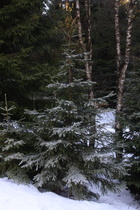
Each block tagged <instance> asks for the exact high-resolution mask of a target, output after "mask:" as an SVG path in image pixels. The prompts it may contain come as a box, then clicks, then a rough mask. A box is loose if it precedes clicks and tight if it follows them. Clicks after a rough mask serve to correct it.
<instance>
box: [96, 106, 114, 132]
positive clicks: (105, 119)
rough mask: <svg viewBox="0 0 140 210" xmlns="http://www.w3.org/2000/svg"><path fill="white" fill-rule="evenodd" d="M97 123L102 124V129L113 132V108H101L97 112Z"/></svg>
mask: <svg viewBox="0 0 140 210" xmlns="http://www.w3.org/2000/svg"><path fill="white" fill-rule="evenodd" d="M96 120H97V125H102V126H103V130H104V131H110V132H113V133H114V126H115V109H102V110H100V112H99V113H98V115H97V117H96Z"/></svg>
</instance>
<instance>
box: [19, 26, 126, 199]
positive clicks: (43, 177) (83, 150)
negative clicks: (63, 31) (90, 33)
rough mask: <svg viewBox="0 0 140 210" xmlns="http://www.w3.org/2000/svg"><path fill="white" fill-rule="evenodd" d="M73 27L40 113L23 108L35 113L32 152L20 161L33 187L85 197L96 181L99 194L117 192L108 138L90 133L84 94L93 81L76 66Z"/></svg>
mask: <svg viewBox="0 0 140 210" xmlns="http://www.w3.org/2000/svg"><path fill="white" fill-rule="evenodd" d="M72 24H73V23H72ZM73 28H74V27H73V25H72V27H71V31H69V36H68V37H69V39H68V40H69V41H68V43H67V44H65V50H64V61H63V63H62V66H61V68H60V71H59V73H58V75H57V77H56V78H52V80H53V83H51V84H49V85H47V97H46V100H47V104H46V108H45V109H44V110H43V111H42V113H41V112H36V111H33V112H31V111H27V113H28V112H29V114H32V116H34V117H33V121H34V124H33V123H32V128H31V130H32V135H33V136H34V137H35V138H34V146H35V150H34V152H32V153H29V154H26V155H25V156H24V157H23V158H22V160H21V162H20V165H21V168H25V169H26V168H27V169H28V168H30V169H31V170H32V171H33V174H34V176H33V180H34V183H35V185H36V186H37V187H45V188H47V189H49V190H52V191H55V192H57V193H62V192H63V193H67V196H68V197H72V198H76V199H90V197H91V196H95V197H98V195H97V194H96V193H94V192H93V191H92V190H91V189H90V185H92V184H95V185H96V186H98V187H99V188H101V190H102V192H103V193H104V192H106V191H107V190H108V189H111V190H116V183H115V181H114V178H116V177H117V176H118V175H120V174H121V173H123V172H124V170H123V167H122V165H121V164H120V163H115V158H114V153H113V149H112V148H111V145H110V144H111V142H110V141H109V137H107V138H106V141H108V143H107V142H106V141H105V137H104V135H105V134H103V133H102V134H101V133H100V132H96V133H95V132H94V131H95V129H94V126H95V116H96V115H95V112H96V108H95V107H94V102H95V101H94V100H93V99H89V97H88V90H89V88H90V87H91V86H92V85H93V84H94V82H92V81H84V80H83V79H82V78H83V76H82V75H83V74H85V71H84V70H83V69H81V68H80V67H81V65H79V63H81V62H82V57H81V56H82V55H81V54H79V53H78V52H77V51H76V49H77V48H76V43H75V42H74V43H73V42H72V40H73V37H74V36H73V34H74V32H73ZM93 139H94V141H93ZM95 139H96V141H95Z"/></svg>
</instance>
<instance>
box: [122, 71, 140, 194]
mask: <svg viewBox="0 0 140 210" xmlns="http://www.w3.org/2000/svg"><path fill="white" fill-rule="evenodd" d="M139 96H140V70H139V69H137V68H136V69H134V70H131V72H130V73H129V74H128V76H127V80H126V92H125V110H124V115H123V117H124V118H123V123H124V131H123V136H124V140H125V142H126V148H125V153H126V155H127V156H128V154H129V157H127V159H128V162H129V163H130V166H129V173H130V175H129V176H127V177H126V181H127V184H128V186H129V187H130V189H131V190H132V192H133V193H135V194H137V193H139V195H140V180H139V177H140V139H139V132H140V100H139Z"/></svg>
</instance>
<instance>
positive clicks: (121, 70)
mask: <svg viewBox="0 0 140 210" xmlns="http://www.w3.org/2000/svg"><path fill="white" fill-rule="evenodd" d="M132 26H133V5H132V4H131V1H130V2H129V4H128V15H127V30H126V47H125V55H124V59H123V60H122V56H121V44H120V31H119V30H120V29H119V28H120V26H119V1H117V0H116V2H115V35H116V50H117V72H118V92H117V104H116V124H115V130H116V132H118V135H120V136H121V133H122V128H121V122H120V120H119V118H118V116H120V114H121V111H122V109H123V98H124V85H125V78H126V71H127V69H128V65H129V60H130V49H131V37H132ZM122 151H123V149H121V152H122ZM116 157H117V158H121V157H122V155H121V154H116Z"/></svg>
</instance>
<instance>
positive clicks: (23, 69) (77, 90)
mask: <svg viewBox="0 0 140 210" xmlns="http://www.w3.org/2000/svg"><path fill="white" fill-rule="evenodd" d="M46 5H47V9H46ZM117 14H118V16H117ZM117 18H118V19H117ZM117 20H119V22H117ZM129 20H130V22H129ZM139 24H140V14H139V1H138V0H137V1H132V0H130V1H123V0H120V1H117V0H116V1H112V0H104V1H102V0H95V1H89V0H88V1H86V0H80V1H78V0H76V1H57V0H54V1H49V2H48V1H46V2H45V1H41V0H34V1H33V2H30V1H28V0H24V1H23V0H20V1H17V0H2V1H1V2H0V30H1V33H0V106H1V116H0V119H1V124H0V126H1V128H0V129H1V130H0V132H1V133H0V145H1V149H0V158H1V160H0V174H1V176H2V177H3V176H8V177H9V178H13V179H16V180H17V181H19V182H23V181H27V182H28V180H32V181H33V182H34V183H35V184H36V185H37V186H38V187H44V188H46V186H47V188H50V189H51V190H52V191H55V192H57V193H59V194H62V192H65V193H66V194H67V196H69V197H71V196H72V197H76V198H81V197H82V198H83V195H85V194H86V193H85V192H87V191H88V190H87V187H86V185H87V182H88V183H89V182H91V181H92V182H94V183H95V184H97V185H98V186H99V187H100V185H101V186H102V190H103V192H105V191H106V188H107V189H108V188H113V190H115V189H116V187H115V185H114V182H113V180H114V179H116V178H117V179H118V177H119V180H122V179H123V180H125V181H126V183H127V185H128V186H129V187H130V189H131V190H132V192H135V193H136V194H137V193H139V192H140V180H139V175H140V140H139V132H140V125H139V123H140V122H139V119H140V99H139V98H140V97H139V95H140V83H139V80H140V68H139V65H140V42H139V40H140V38H139V37H140V30H139ZM118 29H119V30H118ZM117 30H118V31H117ZM124 68H125V69H124ZM121 76H123V77H121ZM122 81H123V82H124V83H123V84H122ZM121 85H122V89H121V88H120V87H121ZM120 93H121V94H120ZM119 94H120V95H119ZM120 99H121V100H120ZM87 104H88V105H87ZM118 107H119V108H118ZM109 108H113V109H116V124H115V134H113V136H111V137H110V134H109V136H107V135H108V134H105V133H102V132H100V133H98V132H97V130H96V129H97V128H96V126H95V124H96V123H95V119H96V115H97V113H98V112H100V111H101V110H104V109H109ZM90 116H92V118H91V117H90ZM89 118H90V121H89ZM52 119H54V120H52ZM64 119H65V120H64ZM58 128H59V129H58ZM62 128H63V129H62ZM68 128H69V129H68ZM85 128H86V129H85ZM100 130H102V129H100ZM105 136H106V137H105ZM103 137H104V138H103ZM110 138H111V139H112V140H111V143H110ZM81 139H82V140H81ZM105 139H109V143H105ZM79 142H80V143H79ZM83 142H84V143H83ZM88 144H89V146H88ZM99 144H100V147H99ZM97 145H98V146H97ZM101 145H102V146H101ZM87 148H88V149H87ZM87 150H88V151H87ZM81 151H82V152H81ZM110 151H112V152H113V154H114V153H116V156H115V158H114V157H112V156H111V157H112V158H113V159H110V162H109V161H108V159H107V157H106V154H108V153H109V152H110ZM56 154H58V156H57V155H56ZM66 154H68V156H67V155H66ZM72 154H73V155H72ZM77 157H78V158H77ZM126 157H127V161H126ZM109 158H110V156H109ZM75 160H76V161H75ZM74 161H75V164H74V165H73V164H72V162H74ZM111 161H112V162H111ZM93 163H94V164H93ZM113 163H114V165H115V166H116V168H113V166H112V165H113ZM124 164H125V171H124V172H123V174H121V171H122V168H123V167H124ZM83 165H84V167H83ZM93 165H94V166H93ZM93 171H94V173H95V174H96V175H95V176H94V178H93V177H92V176H93ZM108 171H109V172H108ZM117 172H119V174H118V175H117ZM126 172H127V173H128V174H129V175H128V174H127V173H126ZM120 174H121V175H120ZM115 175H116V177H115ZM46 177H47V178H46ZM104 177H105V178H104ZM79 186H80V187H79ZM90 193H91V192H90ZM89 195H90V194H88V195H87V197H88V198H89ZM92 195H94V196H95V197H98V196H97V195H95V194H94V193H93V194H92ZM87 197H86V199H87Z"/></svg>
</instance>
